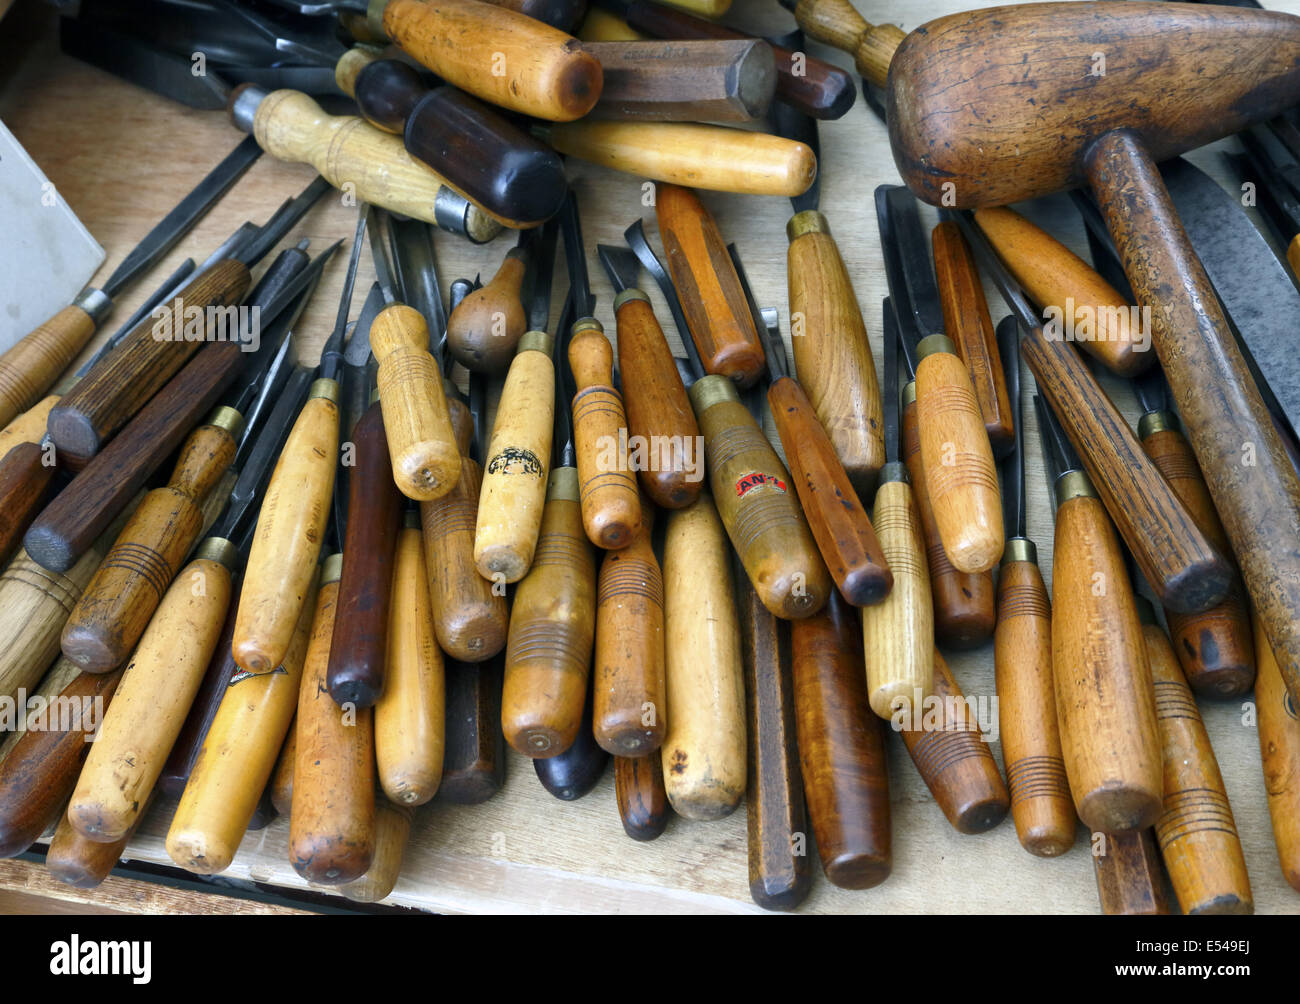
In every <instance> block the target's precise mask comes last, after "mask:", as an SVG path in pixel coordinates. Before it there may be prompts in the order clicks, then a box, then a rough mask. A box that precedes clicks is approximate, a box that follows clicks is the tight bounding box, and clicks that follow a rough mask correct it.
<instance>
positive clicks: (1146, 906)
mask: <svg viewBox="0 0 1300 1004" xmlns="http://www.w3.org/2000/svg"><path fill="white" fill-rule="evenodd" d="M1093 839H1094V840H1104V841H1105V845H1104V846H1103V847H1102V848H1101V850H1102V853H1100V854H1094V855H1093V856H1092V864H1093V868H1094V869H1095V871H1096V873H1097V898H1098V899H1100V900H1101V912H1102V913H1103V914H1105V915H1106V916H1108V917H1114V916H1163V915H1165V914H1167V913H1168V912H1169V903H1168V901H1167V899H1166V898H1165V876H1164V869H1163V868H1162V867H1161V866H1160V850H1159V848H1157V847H1156V838H1155V834H1154V833H1153V832H1152V831H1151V829H1150V827H1148V828H1147V829H1145V830H1129V831H1127V832H1125V833H1094V834H1093Z"/></svg>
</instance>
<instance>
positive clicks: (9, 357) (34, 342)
mask: <svg viewBox="0 0 1300 1004" xmlns="http://www.w3.org/2000/svg"><path fill="white" fill-rule="evenodd" d="M104 299H107V298H106V297H105V298H104ZM106 306H107V305H106ZM95 327H96V318H95V317H93V316H92V315H91V314H90V313H89V312H88V311H86V310H85V309H83V308H82V307H79V306H77V305H76V304H70V305H69V306H67V307H64V308H63V309H62V310H60V311H59V312H58V313H57V314H55V315H54V316H53V317H51V318H50V319H49V320H48V321H46V322H45V323H44V324H42V325H40V327H38V328H35V329H34V330H33V331H32V332H31V333H29V334H28V335H26V336H25V337H24V338H22V339H21V340H20V341H18V342H17V343H16V344H15V345H14V346H13V348H11V349H9V350H8V351H7V352H5V354H4V355H2V356H0V427H3V426H6V425H8V424H9V423H10V422H12V421H13V420H14V419H15V418H17V417H18V416H19V415H21V414H22V413H23V412H25V411H27V409H29V408H31V407H32V406H33V405H35V404H36V403H37V402H38V401H39V400H40V399H41V395H42V394H44V393H45V391H46V390H48V389H49V388H50V387H52V386H53V385H54V381H55V380H57V379H58V378H59V374H60V373H62V372H63V371H64V370H65V369H67V368H68V365H69V364H70V363H71V362H72V360H73V359H75V358H76V357H77V353H78V352H80V351H81V350H82V349H84V348H85V347H86V343H87V342H89V341H90V337H91V336H92V335H93V334H94V333H95Z"/></svg>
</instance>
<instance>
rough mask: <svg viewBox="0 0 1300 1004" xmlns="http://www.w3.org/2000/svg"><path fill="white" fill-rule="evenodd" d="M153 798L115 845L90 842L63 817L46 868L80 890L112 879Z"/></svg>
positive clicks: (48, 852) (56, 829) (51, 846)
mask: <svg viewBox="0 0 1300 1004" xmlns="http://www.w3.org/2000/svg"><path fill="white" fill-rule="evenodd" d="M152 799H153V796H152V794H151V795H150V796H149V800H148V801H146V803H145V806H144V809H143V810H142V811H141V813H140V815H139V816H137V817H136V820H135V823H134V824H133V825H132V826H131V829H130V830H128V831H127V833H126V836H124V837H122V839H120V840H115V841H114V842H113V843H111V844H101V843H98V842H97V841H94V840H88V839H86V838H85V837H84V836H82V835H81V834H80V833H78V832H77V831H76V830H75V829H74V828H73V826H72V823H71V822H69V821H68V817H67V816H66V815H60V816H59V821H58V824H57V825H56V826H55V829H54V836H53V837H51V838H50V846H49V847H48V848H46V851H45V867H46V869H47V870H48V871H49V873H50V874H51V875H53V876H54V877H55V878H56V879H58V880H59V881H60V882H66V883H67V884H68V885H70V886H72V887H74V888H76V889H94V888H96V887H97V886H99V885H100V884H101V883H102V882H103V881H104V879H106V878H108V873H109V872H111V871H112V870H113V868H114V866H115V865H116V864H117V863H118V861H120V860H121V858H122V852H123V851H125V850H126V845H127V843H128V841H130V839H131V837H132V836H133V835H134V834H135V830H136V827H137V826H139V825H140V822H141V820H143V819H144V814H145V812H147V811H148V809H149V805H150V803H151V802H152Z"/></svg>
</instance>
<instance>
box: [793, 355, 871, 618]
mask: <svg viewBox="0 0 1300 1004" xmlns="http://www.w3.org/2000/svg"><path fill="white" fill-rule="evenodd" d="M767 400H768V404H769V405H771V408H772V419H773V420H774V421H775V422H776V431H777V434H778V435H779V436H780V437H781V445H782V446H783V447H785V455H786V459H787V460H789V461H790V476H791V478H792V480H793V481H794V486H795V489H796V490H797V491H798V493H799V501H800V502H802V503H803V511H804V515H805V516H806V517H807V518H808V527H809V529H811V530H812V535H813V538H814V539H815V540H816V541H817V548H818V550H819V551H821V555H822V558H823V559H824V560H825V562H826V567H827V568H828V569H829V570H830V573H831V578H833V579H834V580H835V584H836V585H837V586H839V591H840V592H841V593H842V594H843V596H844V598H845V599H846V600H848V601H849V602H850V603H852V604H853V605H854V606H858V607H869V606H871V605H873V604H876V603H879V602H881V601H882V600H883V599H884V598H885V597H886V596H887V595H888V594H889V590H890V589H891V588H893V585H894V576H893V573H892V572H890V570H889V563H888V562H887V561H886V560H885V554H884V552H883V551H882V550H881V549H880V541H879V540H877V539H876V531H875V530H874V529H872V526H871V520H870V519H869V518H868V517H867V512H866V510H865V509H864V508H863V507H862V501H861V499H859V498H858V493H857V492H856V491H854V489H853V485H852V484H850V483H849V476H848V474H847V472H846V471H845V470H844V465H843V464H841V463H840V459H839V457H837V456H836V455H835V447H834V446H833V445H832V444H831V440H830V437H829V436H827V435H826V430H825V429H824V428H823V427H822V424H821V422H819V421H817V415H816V413H815V412H814V411H813V406H812V402H810V401H809V400H808V397H807V395H806V394H804V392H803V388H802V387H800V386H799V384H797V383H796V382H795V381H794V380H791V379H789V378H786V379H783V380H778V381H776V382H775V383H774V384H772V386H771V387H770V388H768V392H767Z"/></svg>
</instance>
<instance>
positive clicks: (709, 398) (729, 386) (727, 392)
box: [686, 374, 740, 415]
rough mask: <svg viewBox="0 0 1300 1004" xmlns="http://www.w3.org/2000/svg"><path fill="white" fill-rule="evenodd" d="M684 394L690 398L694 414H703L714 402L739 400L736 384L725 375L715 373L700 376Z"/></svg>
mask: <svg viewBox="0 0 1300 1004" xmlns="http://www.w3.org/2000/svg"><path fill="white" fill-rule="evenodd" d="M686 394H687V396H688V397H689V398H690V399H691V407H692V408H694V409H695V414H696V415H703V414H704V413H705V412H706V411H708V410H709V409H710V408H712V407H713V406H714V405H715V404H722V402H724V401H736V402H739V401H740V393H739V392H738V391H737V390H736V385H735V384H734V383H732V382H731V381H730V380H728V379H727V378H726V377H724V376H719V375H717V374H711V375H709V376H706V377H700V379H698V380H696V381H695V382H694V383H693V384H691V387H690V390H688V391H687V392H686Z"/></svg>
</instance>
